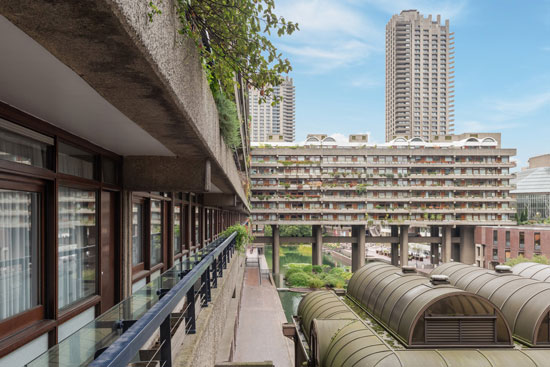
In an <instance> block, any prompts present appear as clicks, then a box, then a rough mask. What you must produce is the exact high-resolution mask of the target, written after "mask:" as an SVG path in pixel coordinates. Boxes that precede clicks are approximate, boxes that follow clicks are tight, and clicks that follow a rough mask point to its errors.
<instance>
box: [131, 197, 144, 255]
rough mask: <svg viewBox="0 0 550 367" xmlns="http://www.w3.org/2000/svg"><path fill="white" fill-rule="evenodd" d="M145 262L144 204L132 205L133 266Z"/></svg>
mask: <svg viewBox="0 0 550 367" xmlns="http://www.w3.org/2000/svg"><path fill="white" fill-rule="evenodd" d="M142 262H143V204H139V203H134V204H133V205H132V264H133V265H137V264H139V263H142Z"/></svg>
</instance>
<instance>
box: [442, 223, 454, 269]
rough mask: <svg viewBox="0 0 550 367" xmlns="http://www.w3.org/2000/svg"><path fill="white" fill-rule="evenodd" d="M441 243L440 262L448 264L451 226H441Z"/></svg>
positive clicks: (449, 259)
mask: <svg viewBox="0 0 550 367" xmlns="http://www.w3.org/2000/svg"><path fill="white" fill-rule="evenodd" d="M442 229H443V238H442V240H443V242H442V243H441V262H444V263H448V262H450V261H451V237H452V231H453V227H452V226H443V227H442Z"/></svg>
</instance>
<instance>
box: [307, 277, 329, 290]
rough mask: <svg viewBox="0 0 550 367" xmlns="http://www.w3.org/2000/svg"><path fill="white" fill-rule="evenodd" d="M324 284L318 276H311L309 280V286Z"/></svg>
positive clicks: (317, 286) (318, 286)
mask: <svg viewBox="0 0 550 367" xmlns="http://www.w3.org/2000/svg"><path fill="white" fill-rule="evenodd" d="M324 286H325V282H324V281H323V280H321V279H318V278H311V279H310V281H309V287H310V288H322V287H324Z"/></svg>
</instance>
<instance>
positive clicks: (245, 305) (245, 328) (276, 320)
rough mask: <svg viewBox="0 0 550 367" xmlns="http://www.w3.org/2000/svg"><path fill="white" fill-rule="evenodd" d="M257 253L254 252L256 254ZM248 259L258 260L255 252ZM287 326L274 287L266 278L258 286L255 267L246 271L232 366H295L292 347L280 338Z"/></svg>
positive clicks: (290, 342) (283, 338) (248, 254)
mask: <svg viewBox="0 0 550 367" xmlns="http://www.w3.org/2000/svg"><path fill="white" fill-rule="evenodd" d="M255 251H256V250H255ZM255 251H254V253H253V254H250V253H249V251H247V256H257V254H256V252H255ZM285 322H286V317H285V314H284V312H283V307H282V305H281V301H280V299H279V295H278V293H277V290H276V289H275V287H274V286H273V285H272V284H271V282H270V281H269V280H268V279H267V278H265V277H264V278H263V281H262V283H261V285H260V278H259V272H258V267H256V266H250V267H247V268H246V269H245V275H244V288H243V293H242V300H241V313H240V320H239V326H238V328H237V349H236V351H235V356H234V358H233V360H234V361H235V362H263V361H273V363H274V364H275V366H277V367H292V366H293V365H294V362H293V361H294V346H293V344H292V341H291V340H290V339H288V338H285V337H284V336H283V332H282V324H283V323H285Z"/></svg>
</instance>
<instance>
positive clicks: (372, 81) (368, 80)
mask: <svg viewBox="0 0 550 367" xmlns="http://www.w3.org/2000/svg"><path fill="white" fill-rule="evenodd" d="M348 84H349V85H350V86H352V87H355V88H362V89H368V88H375V87H380V86H383V85H384V80H382V78H381V77H380V78H375V77H373V76H371V75H357V76H354V77H353V79H351V80H350V81H349V83H348Z"/></svg>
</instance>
